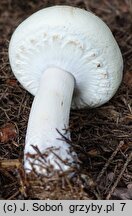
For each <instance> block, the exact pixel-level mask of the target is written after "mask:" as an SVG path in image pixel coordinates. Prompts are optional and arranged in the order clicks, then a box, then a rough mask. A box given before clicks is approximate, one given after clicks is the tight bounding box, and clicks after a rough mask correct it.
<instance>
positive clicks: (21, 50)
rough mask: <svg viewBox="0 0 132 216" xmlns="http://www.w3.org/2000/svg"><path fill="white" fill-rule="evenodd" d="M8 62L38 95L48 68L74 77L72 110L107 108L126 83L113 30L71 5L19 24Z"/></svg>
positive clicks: (51, 10) (43, 11) (24, 84)
mask: <svg viewBox="0 0 132 216" xmlns="http://www.w3.org/2000/svg"><path fill="white" fill-rule="evenodd" d="M9 58H10V63H11V66H12V70H13V72H14V74H15V76H16V77H17V79H18V80H19V81H20V83H21V84H22V85H23V86H24V87H25V88H26V89H27V90H28V91H29V92H30V93H32V94H33V95H36V92H37V89H38V86H39V82H40V79H41V74H42V73H43V72H44V71H45V70H46V69H47V68H49V67H57V68H60V69H62V70H64V71H68V72H69V73H71V74H72V75H73V76H74V78H75V82H76V83H75V90H74V95H73V101H72V107H73V108H74V107H85V106H90V107H97V106H100V105H102V104H103V103H105V102H107V101H108V100H110V99H111V97H112V96H113V95H114V94H115V92H116V90H117V89H118V87H119V84H120V82H121V79H122V70H123V60H122V55H121V52H120V49H119V47H118V45H117V43H116V41H115V39H114V37H113V35H112V33H111V31H110V29H109V28H108V27H107V25H106V24H105V23H104V22H103V21H102V20H101V19H99V18H98V17H97V16H95V15H94V14H92V13H90V12H87V11H85V10H82V9H79V8H73V7H70V6H54V7H50V8H46V9H42V10H40V11H38V12H37V13H35V14H33V15H32V16H30V17H29V18H28V19H26V20H25V21H24V22H23V23H22V24H20V25H19V27H18V28H17V29H16V31H15V32H14V34H13V36H12V39H11V42H10V46H9Z"/></svg>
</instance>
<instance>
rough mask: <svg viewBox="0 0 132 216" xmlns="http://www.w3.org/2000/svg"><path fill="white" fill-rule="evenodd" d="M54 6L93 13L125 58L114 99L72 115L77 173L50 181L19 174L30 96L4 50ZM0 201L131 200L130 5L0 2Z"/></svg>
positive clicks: (116, 1)
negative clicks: (32, 18) (22, 27)
mask: <svg viewBox="0 0 132 216" xmlns="http://www.w3.org/2000/svg"><path fill="white" fill-rule="evenodd" d="M56 4H62V5H72V6H77V7H80V8H84V9H86V10H91V11H92V12H94V13H95V14H96V15H98V16H99V17H100V18H102V19H103V20H104V21H105V22H106V23H107V25H108V26H109V27H110V29H111V30H112V32H113V34H114V36H115V38H116V40H117V42H118V44H119V46H120V49H121V52H122V55H123V59H124V76H123V81H122V84H121V86H120V88H119V90H118V91H117V93H116V95H115V96H114V97H113V98H112V99H111V100H110V101H109V102H108V103H107V104H105V105H103V106H101V107H98V108H95V109H84V110H71V116H70V127H69V130H70V132H71V138H72V145H73V147H74V150H75V151H76V153H77V155H78V163H79V164H80V166H79V168H78V169H75V170H74V175H73V176H72V177H71V178H69V174H66V173H62V174H59V173H56V174H54V176H52V177H50V178H48V177H45V176H43V175H38V176H37V175H36V174H35V173H34V172H33V173H31V174H28V175H26V174H25V173H24V169H23V149H24V140H25V133H26V127H27V122H28V116H29V112H30V108H31V104H32V100H33V96H32V95H30V94H29V93H28V92H27V91H26V90H24V89H23V88H22V87H21V85H20V84H19V83H18V81H17V80H16V79H15V77H14V75H13V73H12V71H11V67H10V64H9V59H8V46H9V41H10V38H11V35H12V33H13V31H14V30H15V28H16V27H17V26H18V25H19V23H21V22H22V21H23V20H24V19H25V18H27V17H28V16H29V15H31V14H32V13H34V12H35V11H37V10H39V9H42V8H44V7H47V6H52V5H56ZM0 199H107V200H108V199H132V1H131V0H121V1H120V0H111V1H108V0H102V1H99V0H75V1H72V0H63V1H61V0H53V1H48V0H39V1H37V0H28V1H26V0H19V1H18V0H1V1H0Z"/></svg>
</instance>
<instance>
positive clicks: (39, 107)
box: [24, 68, 75, 170]
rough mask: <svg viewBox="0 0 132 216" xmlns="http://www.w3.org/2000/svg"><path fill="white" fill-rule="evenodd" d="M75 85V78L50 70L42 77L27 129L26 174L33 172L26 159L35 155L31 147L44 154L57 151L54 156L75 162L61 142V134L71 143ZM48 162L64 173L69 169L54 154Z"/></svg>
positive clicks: (68, 74)
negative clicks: (70, 122)
mask: <svg viewBox="0 0 132 216" xmlns="http://www.w3.org/2000/svg"><path fill="white" fill-rule="evenodd" d="M74 82H75V80H74V77H73V76H72V75H71V74H70V73H68V72H66V71H63V70H61V69H58V68H49V69H47V70H46V71H45V72H44V73H43V74H42V76H41V80H40V86H39V88H38V91H37V94H36V96H35V98H34V101H33V104H32V108H31V112H30V116H29V122H28V127H27V134H26V144H25V152H24V155H25V159H24V160H25V161H24V162H25V164H24V165H25V168H26V169H27V170H29V169H30V170H31V165H30V162H31V161H32V160H31V159H29V158H28V157H27V155H29V154H31V155H32V154H35V153H36V152H35V150H34V148H33V147H32V145H34V146H37V148H38V149H39V150H40V152H41V153H45V152H46V149H48V148H52V147H55V148H56V150H55V153H56V154H57V155H59V157H60V158H61V159H62V160H66V159H68V160H70V161H72V160H73V159H72V155H71V154H69V153H68V152H69V150H70V145H69V144H68V143H67V142H66V141H65V140H64V139H62V136H61V135H60V134H63V135H64V136H65V137H66V138H68V139H70V134H69V132H68V133H66V130H65V129H67V128H68V125H69V114H70V107H71V101H72V95H73V90H74ZM57 130H58V131H59V132H60V134H59V133H58V131H57ZM27 153H29V154H27ZM71 159H72V160H71ZM47 162H49V163H50V164H52V165H53V166H54V168H55V169H60V166H61V168H62V169H63V170H66V169H67V167H68V166H67V165H65V164H61V163H60V161H59V159H58V158H57V157H55V154H53V153H50V155H49V156H48V157H47ZM58 164H59V166H58Z"/></svg>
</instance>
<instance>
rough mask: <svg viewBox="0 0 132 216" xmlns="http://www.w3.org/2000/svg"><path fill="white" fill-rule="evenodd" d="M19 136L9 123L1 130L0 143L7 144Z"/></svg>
mask: <svg viewBox="0 0 132 216" xmlns="http://www.w3.org/2000/svg"><path fill="white" fill-rule="evenodd" d="M16 136H17V131H16V128H15V126H14V125H13V124H11V123H8V124H6V125H4V126H3V127H1V128H0V142H2V143H7V142H8V141H9V140H11V139H13V138H15V137H16Z"/></svg>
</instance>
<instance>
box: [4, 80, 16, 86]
mask: <svg viewBox="0 0 132 216" xmlns="http://www.w3.org/2000/svg"><path fill="white" fill-rule="evenodd" d="M6 84H7V85H9V86H12V87H15V86H17V80H16V79H7V80H6Z"/></svg>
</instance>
